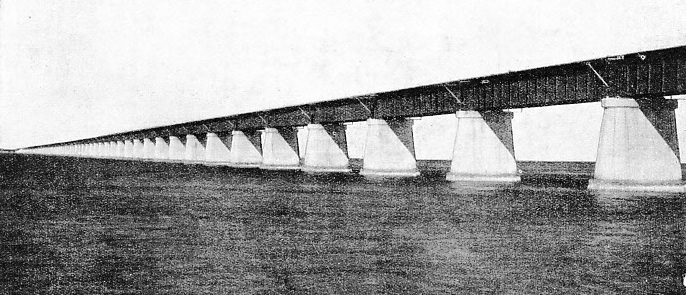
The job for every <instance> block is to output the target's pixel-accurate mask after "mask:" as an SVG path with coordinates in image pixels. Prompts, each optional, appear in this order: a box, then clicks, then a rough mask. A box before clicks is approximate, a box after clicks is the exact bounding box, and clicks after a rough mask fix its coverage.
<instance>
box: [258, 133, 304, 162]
mask: <svg viewBox="0 0 686 295" xmlns="http://www.w3.org/2000/svg"><path fill="white" fill-rule="evenodd" d="M260 168H261V169H269V170H295V169H300V157H299V156H298V138H297V133H296V130H295V128H293V127H287V128H279V129H276V128H265V129H264V142H262V164H261V165H260Z"/></svg>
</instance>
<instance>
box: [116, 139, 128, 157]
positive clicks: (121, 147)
mask: <svg viewBox="0 0 686 295" xmlns="http://www.w3.org/2000/svg"><path fill="white" fill-rule="evenodd" d="M116 149H117V151H116V153H115V157H116V158H118V159H121V158H124V157H125V154H126V152H125V150H126V144H125V143H124V141H123V140H118V141H117V147H116Z"/></svg>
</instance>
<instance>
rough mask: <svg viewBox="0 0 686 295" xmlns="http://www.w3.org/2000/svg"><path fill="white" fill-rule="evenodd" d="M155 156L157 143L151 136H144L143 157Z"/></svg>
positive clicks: (150, 157)
mask: <svg viewBox="0 0 686 295" xmlns="http://www.w3.org/2000/svg"><path fill="white" fill-rule="evenodd" d="M154 157H155V144H154V143H153V142H152V140H151V139H150V138H143V158H145V159H152V158H154Z"/></svg>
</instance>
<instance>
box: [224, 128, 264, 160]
mask: <svg viewBox="0 0 686 295" xmlns="http://www.w3.org/2000/svg"><path fill="white" fill-rule="evenodd" d="M231 138H232V140H231V149H230V150H231V161H230V163H229V166H232V167H242V168H257V167H260V165H261V164H262V144H261V142H262V140H261V139H260V133H258V132H256V131H250V132H248V131H246V132H243V131H240V130H234V131H233V132H232V133H231Z"/></svg>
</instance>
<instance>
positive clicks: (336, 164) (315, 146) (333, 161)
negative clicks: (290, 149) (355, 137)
mask: <svg viewBox="0 0 686 295" xmlns="http://www.w3.org/2000/svg"><path fill="white" fill-rule="evenodd" d="M301 169H302V170H303V171H305V172H314V173H326V172H342V173H345V172H350V171H351V170H350V161H349V159H348V145H347V141H346V137H345V125H342V124H330V125H326V126H323V125H322V124H309V125H307V144H306V148H305V156H304V159H303V166H302V168H301Z"/></svg>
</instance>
